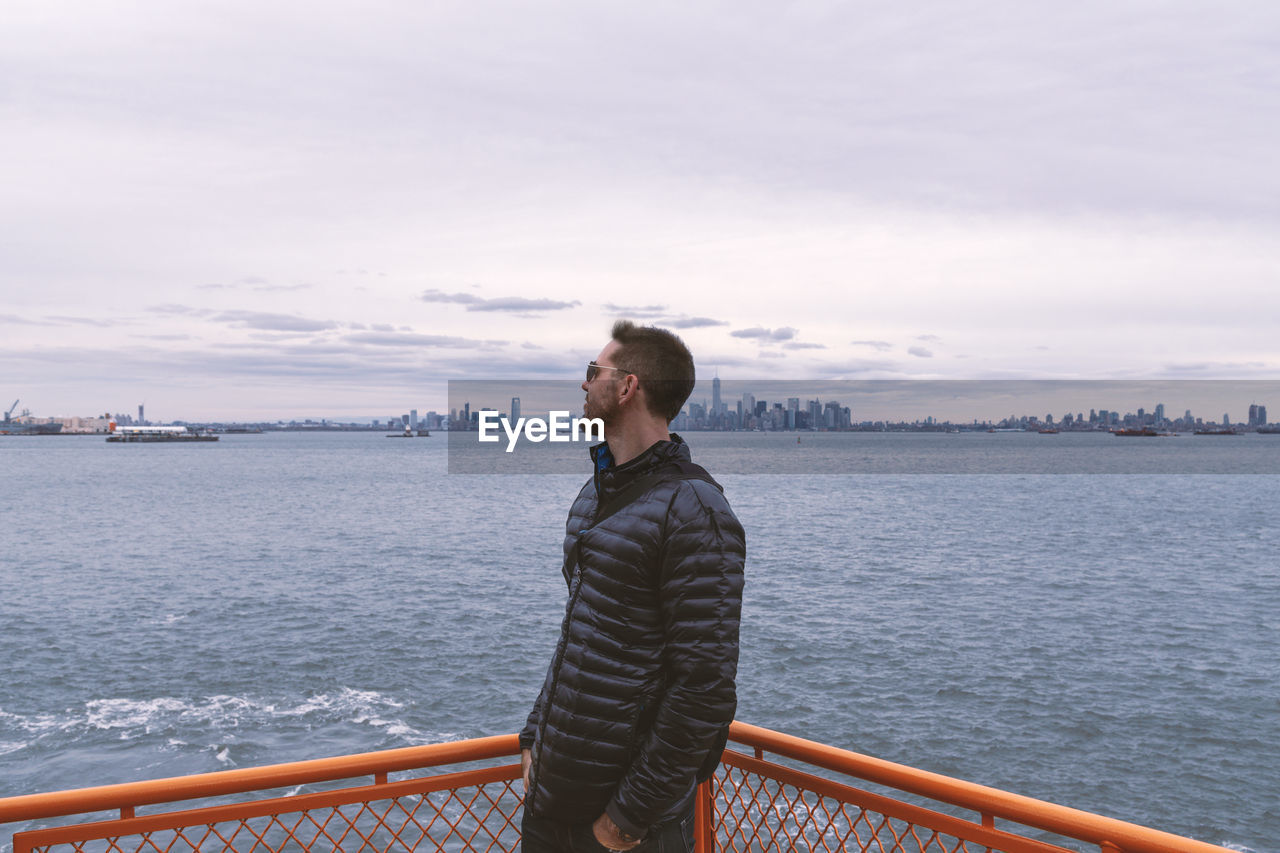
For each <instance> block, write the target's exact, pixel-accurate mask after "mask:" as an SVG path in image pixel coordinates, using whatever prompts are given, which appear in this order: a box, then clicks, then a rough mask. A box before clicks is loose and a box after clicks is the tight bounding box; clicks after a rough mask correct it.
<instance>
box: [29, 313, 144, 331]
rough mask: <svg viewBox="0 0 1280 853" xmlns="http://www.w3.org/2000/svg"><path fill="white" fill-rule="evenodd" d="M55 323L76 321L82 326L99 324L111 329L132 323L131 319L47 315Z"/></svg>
mask: <svg viewBox="0 0 1280 853" xmlns="http://www.w3.org/2000/svg"><path fill="white" fill-rule="evenodd" d="M45 319H46V320H50V321H52V322H54V323H75V324H77V325H80V326H97V327H99V328H102V329H109V328H112V327H114V326H128V325H131V322H130V321H129V320H98V319H94V318H92V317H67V316H63V315H56V314H51V315H49V316H47V317H45Z"/></svg>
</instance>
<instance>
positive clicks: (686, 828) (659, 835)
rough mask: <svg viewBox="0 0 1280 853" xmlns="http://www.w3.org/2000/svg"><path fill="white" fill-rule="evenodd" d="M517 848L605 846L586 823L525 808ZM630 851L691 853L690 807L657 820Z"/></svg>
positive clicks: (562, 852)
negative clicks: (538, 814)
mask: <svg viewBox="0 0 1280 853" xmlns="http://www.w3.org/2000/svg"><path fill="white" fill-rule="evenodd" d="M520 835H521V839H520V849H521V850H522V851H524V853H601V851H604V850H607V849H608V848H607V847H605V846H604V845H603V844H601V843H600V842H599V841H596V836H595V833H594V832H592V831H591V824H590V823H560V822H559V821H554V820H548V819H546V818H541V817H530V816H529V814H528V812H526V813H525V815H524V820H523V821H522V822H521V824H520ZM631 850H632V851H634V853H693V808H692V807H690V809H689V811H688V813H687V814H685V815H684V816H683V817H680V818H677V819H674V820H669V821H666V822H665V823H660V824H658V825H657V826H655V827H654V828H653V829H651V830H649V834H648V835H646V836H645V837H644V840H643V841H641V842H640V843H639V844H638V845H636V846H635V847H632V848H631Z"/></svg>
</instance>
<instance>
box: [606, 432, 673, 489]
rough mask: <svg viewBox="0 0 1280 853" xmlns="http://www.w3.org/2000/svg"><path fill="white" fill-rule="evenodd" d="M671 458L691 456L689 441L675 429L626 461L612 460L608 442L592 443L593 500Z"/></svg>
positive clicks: (621, 487)
mask: <svg viewBox="0 0 1280 853" xmlns="http://www.w3.org/2000/svg"><path fill="white" fill-rule="evenodd" d="M672 459H684V460H685V461H690V460H691V459H692V455H691V454H690V453H689V445H687V444H685V442H684V439H683V438H681V437H680V436H678V435H676V434H675V433H674V432H673V433H671V440H670V441H655V442H654V443H653V444H651V445H650V446H649V447H648V449H646V450H645V451H644V452H643V453H641V454H640V455H639V456H637V457H636V458H635V459H631V460H629V461H628V462H627V463H626V464H625V465H615V464H614V462H613V454H612V453H610V452H609V445H608V444H607V443H605V442H601V443H600V444H597V445H594V446H593V447H592V448H591V461H592V463H594V467H595V484H596V500H597V501H602V500H604V498H605V496H606V495H610V494H613V493H614V492H617V491H618V490H619V489H623V488H625V487H626V485H627V484H628V483H630V482H631V481H632V480H634V479H635V478H636V477H641V476H644V475H645V474H648V473H649V472H650V471H652V470H654V469H655V468H658V467H659V466H661V465H665V464H666V463H667V462H669V461H671V460H672Z"/></svg>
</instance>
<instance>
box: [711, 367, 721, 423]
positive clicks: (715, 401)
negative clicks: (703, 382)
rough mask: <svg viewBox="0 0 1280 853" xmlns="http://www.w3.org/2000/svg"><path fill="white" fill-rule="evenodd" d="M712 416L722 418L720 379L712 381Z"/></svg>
mask: <svg viewBox="0 0 1280 853" xmlns="http://www.w3.org/2000/svg"><path fill="white" fill-rule="evenodd" d="M711 416H712V417H713V418H719V417H720V377H719V376H717V377H716V378H715V379H712V380H711Z"/></svg>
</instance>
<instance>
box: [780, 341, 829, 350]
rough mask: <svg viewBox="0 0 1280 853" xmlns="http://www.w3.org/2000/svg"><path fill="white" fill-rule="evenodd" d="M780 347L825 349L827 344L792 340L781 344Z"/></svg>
mask: <svg viewBox="0 0 1280 853" xmlns="http://www.w3.org/2000/svg"><path fill="white" fill-rule="evenodd" d="M782 348H783V349H826V348H827V345H826V344H814V343H806V342H801V341H792V342H791V343H788V344H783V345H782Z"/></svg>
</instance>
